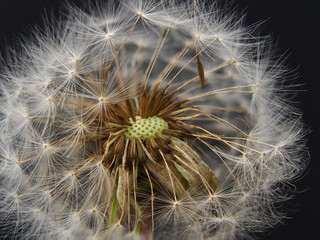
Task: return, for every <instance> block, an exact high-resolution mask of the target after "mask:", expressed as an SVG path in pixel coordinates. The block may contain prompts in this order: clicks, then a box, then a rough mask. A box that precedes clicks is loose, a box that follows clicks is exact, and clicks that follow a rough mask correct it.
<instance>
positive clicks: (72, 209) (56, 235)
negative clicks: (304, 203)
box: [0, 0, 307, 240]
mask: <svg viewBox="0 0 320 240" xmlns="http://www.w3.org/2000/svg"><path fill="white" fill-rule="evenodd" d="M67 8H68V9H69V10H68V11H69V12H68V13H67V14H65V15H64V17H63V18H61V19H59V20H51V22H50V21H49V20H48V23H47V24H46V25H45V29H44V30H43V31H41V33H34V36H33V37H32V38H31V40H30V41H26V42H25V43H21V45H23V47H24V49H25V50H24V51H20V52H19V51H11V53H8V55H7V57H6V60H2V62H1V64H2V65H3V68H2V71H1V74H0V79H1V85H0V101H1V105H0V178H1V190H0V200H1V202H0V216H1V217H0V221H1V223H3V225H4V228H6V232H8V234H9V235H10V236H11V235H12V236H14V237H15V238H18V239H31V238H32V239H33V238H37V239H38V238H39V239H79V238H80V237H81V239H172V238H174V239H224V240H226V239H238V238H245V237H248V236H250V237H251V236H253V234H254V233H255V232H261V231H265V230H267V229H270V228H272V227H274V225H276V224H277V223H278V222H279V221H280V219H282V218H283V213H282V212H280V211H278V210H277V206H278V204H279V203H282V202H285V201H286V200H288V199H289V198H290V197H291V195H290V194H289V193H290V191H289V190H288V188H289V187H288V186H290V184H291V181H292V180H295V179H296V178H297V177H298V176H299V175H301V173H302V171H303V169H304V168H305V166H306V164H307V158H306V157H305V155H304V154H305V150H306V149H305V144H304V136H305V134H306V131H305V130H304V126H303V124H301V117H300V115H301V113H300V112H299V111H298V110H297V109H294V108H293V107H291V106H290V104H289V102H288V101H286V99H285V98H286V97H287V95H286V94H287V93H290V91H286V86H285V84H284V80H283V79H284V78H285V77H286V70H285V67H284V64H283V61H282V60H281V57H280V60H279V57H278V56H277V57H273V56H274V55H273V53H274V50H273V48H272V47H271V45H270V43H269V42H270V39H269V37H268V36H266V37H264V36H258V35H257V28H256V27H254V26H251V27H245V26H244V25H243V17H241V16H237V14H236V13H235V12H234V11H233V10H232V9H230V7H227V9H223V10H221V9H220V8H219V7H218V4H217V3H216V2H214V3H212V5H211V6H207V5H206V4H203V3H201V1H198V0H192V1H191V0H190V1H186V2H185V3H184V4H182V3H179V1H171V0H169V1H164V0H161V1H145V0H132V1H131V0H130V1H129V0H121V1H120V2H116V1H115V2H113V1H108V2H106V3H101V2H99V1H97V2H95V3H93V4H91V5H90V6H88V7H87V8H86V9H79V8H77V7H73V6H71V5H68V6H67ZM275 59H277V60H275ZM285 83H286V82H285ZM289 87H290V86H288V88H289ZM284 93H286V94H284ZM9 235H8V236H9Z"/></svg>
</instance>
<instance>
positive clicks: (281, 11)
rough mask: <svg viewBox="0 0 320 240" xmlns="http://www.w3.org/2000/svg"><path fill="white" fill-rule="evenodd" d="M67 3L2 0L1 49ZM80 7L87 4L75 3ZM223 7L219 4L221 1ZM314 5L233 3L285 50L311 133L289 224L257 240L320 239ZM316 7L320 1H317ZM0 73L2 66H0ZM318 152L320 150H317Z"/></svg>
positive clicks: (318, 22) (319, 40)
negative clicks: (307, 161) (308, 161)
mask: <svg viewBox="0 0 320 240" xmlns="http://www.w3.org/2000/svg"><path fill="white" fill-rule="evenodd" d="M64 2H66V1H65V0H5V1H3V0H2V1H1V3H0V50H1V53H3V51H4V49H5V46H6V43H9V45H12V44H16V43H15V41H16V40H15V39H16V38H15V37H16V36H18V35H19V34H20V33H21V34H24V35H27V36H28V35H29V30H30V26H34V25H35V24H41V22H42V16H43V15H44V14H43V13H44V9H46V10H47V11H53V12H54V13H55V15H56V16H58V15H59V9H63V3H64ZM69 2H74V3H76V4H77V5H78V6H81V4H82V3H83V2H85V0H74V1H71V0H69ZM221 2H223V1H221ZM317 2H318V1H317V0H299V1H296V0H292V1H289V0H278V1H275V0H243V1H241V0H234V1H233V3H234V4H233V5H234V6H238V7H239V9H240V10H242V12H243V13H246V21H245V23H246V25H249V24H252V23H255V22H258V21H260V20H266V22H265V23H264V24H263V25H262V28H261V33H262V34H263V35H265V34H270V33H271V34H272V35H273V37H274V40H275V41H277V43H278V49H279V50H280V51H279V52H285V51H286V50H288V52H289V53H290V55H288V59H287V61H286V62H287V64H288V65H289V68H291V69H296V68H298V70H297V72H298V73H299V76H298V79H297V80H296V83H303V84H304V85H303V86H302V87H300V88H301V89H303V90H305V91H301V92H300V93H299V95H298V97H297V100H298V106H299V108H300V109H302V111H303V113H304V118H303V119H304V121H305V123H306V124H307V125H308V126H309V127H310V129H311V130H312V131H311V133H310V134H309V135H308V147H309V150H310V155H311V159H310V164H309V167H308V168H307V171H306V174H305V175H304V177H303V178H302V179H301V180H300V181H299V182H298V183H297V184H296V185H297V187H298V190H299V191H302V193H300V194H298V195H297V196H296V197H295V198H294V199H293V200H292V201H291V202H290V204H289V205H288V206H287V208H288V209H290V216H291V217H292V219H287V220H285V224H284V225H283V226H279V227H278V228H275V229H273V231H272V232H271V233H269V234H265V233H264V234H262V235H261V239H271V240H280V239H281V240H286V239H290V240H296V239H297V240H307V239H308V240H309V239H315V240H316V239H319V229H320V212H319V209H320V198H319V196H320V194H319V192H320V186H319V185H320V164H319V161H320V159H319V157H320V156H319V152H318V151H320V147H318V146H317V144H319V142H320V139H319V138H320V134H319V132H320V131H319V130H320V128H319V125H320V121H319V120H318V117H319V116H320V114H319V111H320V107H319V105H320V101H319V95H320V85H319V82H320V77H319V76H320V61H319V57H320V50H319V49H320V48H319V44H320V19H319V18H320V7H319V4H317ZM319 2H320V1H319ZM0 68H1V66H0ZM317 150H318V151H317Z"/></svg>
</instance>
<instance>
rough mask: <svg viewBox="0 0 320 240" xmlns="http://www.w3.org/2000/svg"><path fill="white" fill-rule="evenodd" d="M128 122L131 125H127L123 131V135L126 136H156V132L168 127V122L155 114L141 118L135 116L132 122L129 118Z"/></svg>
mask: <svg viewBox="0 0 320 240" xmlns="http://www.w3.org/2000/svg"><path fill="white" fill-rule="evenodd" d="M130 122H131V123H132V125H131V126H129V127H127V131H126V132H125V133H124V136H125V137H127V138H136V139H137V138H141V139H149V138H151V137H154V138H156V137H157V133H161V132H162V131H163V130H164V129H168V128H169V125H168V123H167V122H166V121H165V120H163V119H162V118H159V117H157V116H153V117H149V118H141V117H140V116H136V121H135V122H133V121H132V119H131V118H130Z"/></svg>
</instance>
